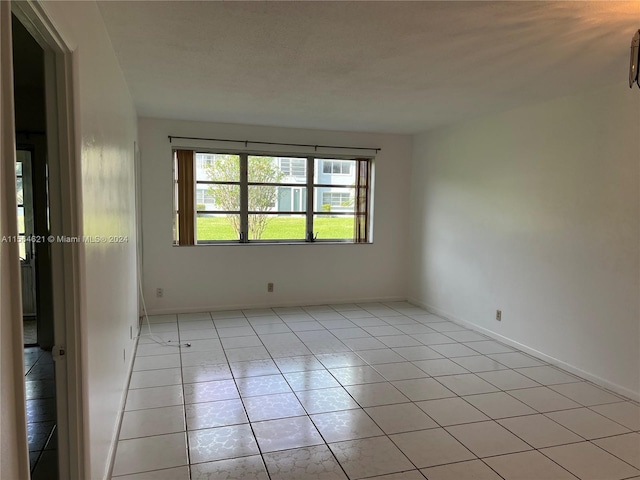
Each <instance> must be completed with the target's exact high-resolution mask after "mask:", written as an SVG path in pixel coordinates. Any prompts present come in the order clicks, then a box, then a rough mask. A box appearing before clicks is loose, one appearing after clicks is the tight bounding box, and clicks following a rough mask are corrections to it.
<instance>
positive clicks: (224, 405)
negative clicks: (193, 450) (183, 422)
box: [186, 399, 249, 430]
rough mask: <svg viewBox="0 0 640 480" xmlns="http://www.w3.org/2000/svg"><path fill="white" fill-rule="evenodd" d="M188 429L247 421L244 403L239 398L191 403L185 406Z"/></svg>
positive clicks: (222, 425)
mask: <svg viewBox="0 0 640 480" xmlns="http://www.w3.org/2000/svg"><path fill="white" fill-rule="evenodd" d="M186 413H187V427H188V428H189V430H198V429H202V428H214V427H224V426H228V425H237V424H240V423H248V422H249V420H248V419H247V415H246V414H245V410H244V405H243V404H242V402H241V401H240V400H239V399H232V400H220V401H217V402H205V403H193V404H188V405H187V406H186Z"/></svg>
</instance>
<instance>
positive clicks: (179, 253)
mask: <svg viewBox="0 0 640 480" xmlns="http://www.w3.org/2000/svg"><path fill="white" fill-rule="evenodd" d="M138 132H139V137H140V149H141V156H142V160H141V165H142V174H141V177H142V221H143V278H144V293H145V298H146V303H147V307H148V309H149V311H150V312H154V313H159V312H179V311H198V310H211V309H224V308H233V307H238V306H241V307H249V306H265V305H287V304H300V303H307V304H314V303H324V302H340V301H351V300H365V299H382V298H386V299H400V298H402V299H404V298H405V297H406V277H407V275H406V271H407V270H406V265H407V247H408V239H407V232H408V201H409V192H408V188H407V185H408V183H409V166H410V162H411V139H410V137H408V136H399V135H376V134H363V133H345V132H327V131H318V130H298V129H283V128H268V127H251V126H239V125H229V124H210V123H198V122H185V121H177V120H176V121H172V120H156V119H149V118H142V119H139V123H138ZM168 135H175V136H191V137H207V138H211V137H214V138H231V139H237V138H240V139H248V140H262V141H271V142H286V143H310V144H314V145H315V144H329V145H346V146H365V147H369V146H371V147H381V148H382V151H381V152H380V153H379V154H378V155H377V157H376V160H375V167H374V168H375V199H374V203H375V206H374V232H373V238H374V243H373V244H372V245H320V244H313V245H310V244H302V245H230V246H222V245H213V246H211V245H203V246H193V247H174V246H172V239H173V234H172V222H173V218H172V210H173V196H172V195H173V194H172V185H173V184H172V154H171V149H172V144H170V143H169V141H168V139H167V136H168ZM176 142H178V141H176V140H174V143H173V146H175V145H178V144H179V143H176ZM182 145H183V146H189V145H191V146H198V145H203V144H202V142H195V141H191V142H189V141H182ZM227 148H228V146H227ZM253 148H255V146H253ZM305 151H306V152H307V153H309V150H305ZM267 282H274V283H275V292H274V293H267V288H266V287H267ZM156 288H163V289H164V297H163V298H156V295H155V291H156Z"/></svg>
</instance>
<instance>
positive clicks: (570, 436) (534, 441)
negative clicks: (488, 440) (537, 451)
mask: <svg viewBox="0 0 640 480" xmlns="http://www.w3.org/2000/svg"><path fill="white" fill-rule="evenodd" d="M498 423H499V424H500V425H502V426H503V427H505V428H507V429H508V430H510V431H511V432H513V433H515V434H516V435H517V436H518V437H520V438H521V439H522V440H524V441H525V442H527V443H528V444H529V445H531V446H533V447H535V448H544V447H554V446H556V445H564V444H566V443H574V442H582V441H583V439H582V437H580V436H578V435H576V434H575V433H573V432H571V431H570V430H567V429H566V428H564V427H563V426H562V425H559V424H558V423H556V422H554V421H553V420H550V419H549V418H547V417H545V416H544V415H527V416H525V417H513V418H505V419H503V420H498Z"/></svg>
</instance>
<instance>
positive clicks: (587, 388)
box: [549, 382, 624, 407]
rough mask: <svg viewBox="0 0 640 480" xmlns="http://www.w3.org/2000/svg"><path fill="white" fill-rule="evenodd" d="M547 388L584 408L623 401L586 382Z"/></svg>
mask: <svg viewBox="0 0 640 480" xmlns="http://www.w3.org/2000/svg"><path fill="white" fill-rule="evenodd" d="M549 388H551V389H552V390H555V391H556V392H558V393H560V394H562V395H564V396H565V397H569V398H570V399H571V400H575V401H576V402H578V403H579V404H581V405H584V406H586V407H589V406H592V405H602V404H605V403H616V402H620V401H621V400H624V399H622V398H620V397H618V396H616V395H613V394H612V393H609V392H606V391H605V390H602V389H601V388H598V387H596V386H594V385H591V384H590V383H587V382H578V383H565V384H562V385H551V386H550V387H549Z"/></svg>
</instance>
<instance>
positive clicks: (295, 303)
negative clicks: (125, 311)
mask: <svg viewBox="0 0 640 480" xmlns="http://www.w3.org/2000/svg"><path fill="white" fill-rule="evenodd" d="M406 300H407V298H406V297H404V296H402V297H401V296H393V297H368V298H358V299H355V300H353V299H345V298H340V299H329V300H326V299H325V300H318V299H309V300H305V299H298V300H292V301H288V302H287V301H275V302H261V303H242V304H225V305H204V306H199V307H167V308H149V310H148V314H149V315H173V314H176V313H199V312H217V311H223V310H246V309H249V308H274V307H275V308H277V307H299V306H304V305H329V304H331V305H337V304H341V303H371V302H375V303H384V302H403V301H406Z"/></svg>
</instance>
